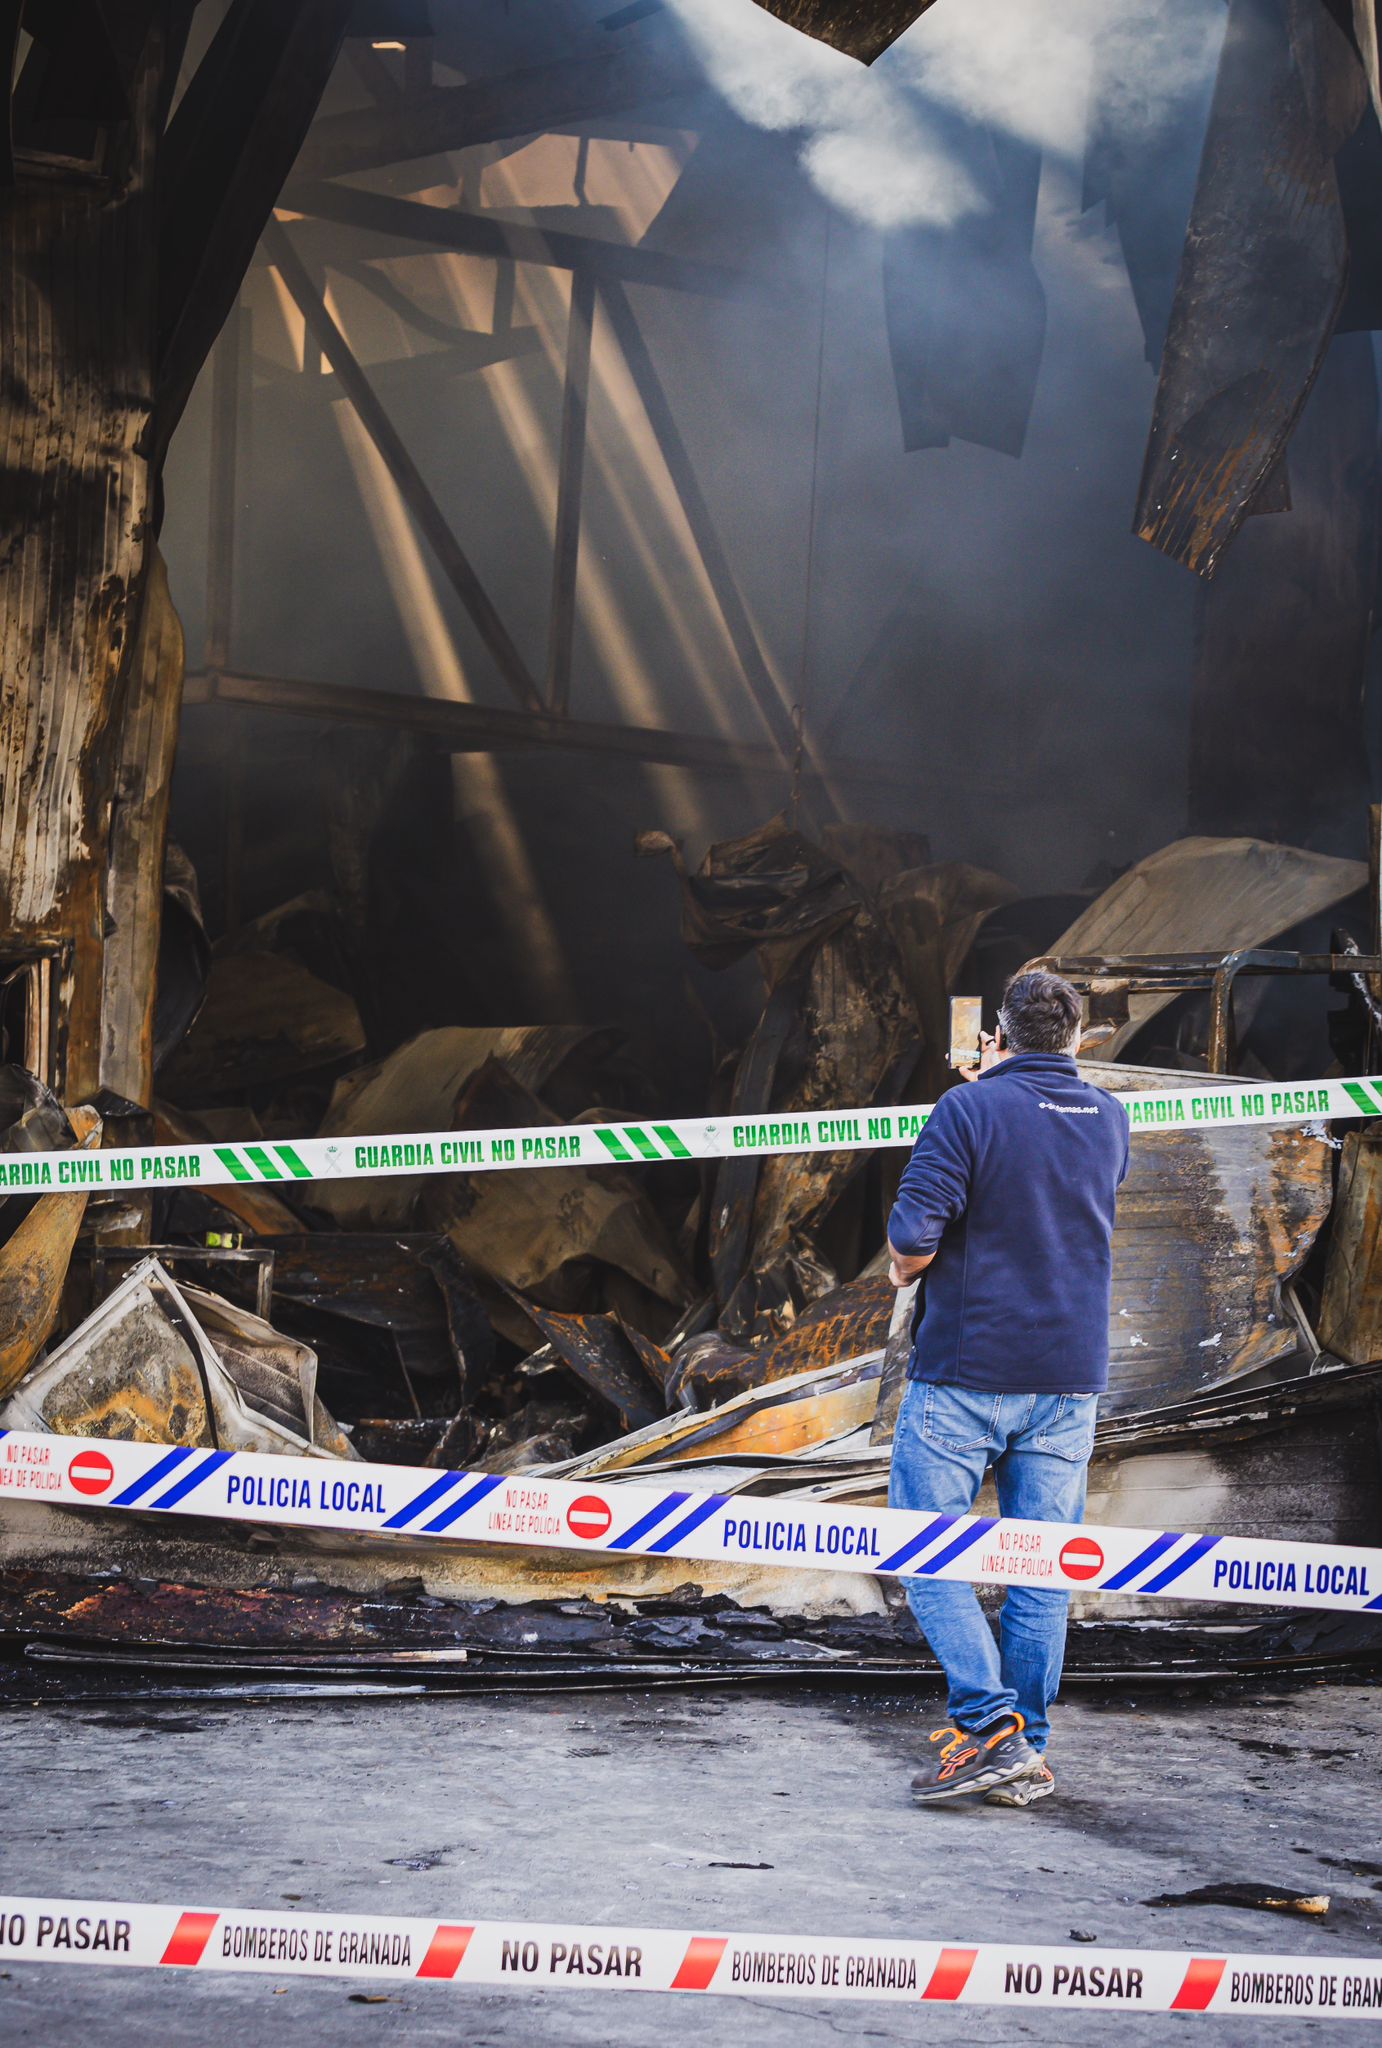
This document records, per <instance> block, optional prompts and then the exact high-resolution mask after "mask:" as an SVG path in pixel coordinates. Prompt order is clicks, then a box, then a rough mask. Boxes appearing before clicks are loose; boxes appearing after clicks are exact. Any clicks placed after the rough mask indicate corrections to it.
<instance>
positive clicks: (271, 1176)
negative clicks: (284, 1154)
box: [245, 1145, 283, 1180]
mask: <svg viewBox="0 0 1382 2048" xmlns="http://www.w3.org/2000/svg"><path fill="white" fill-rule="evenodd" d="M245 1157H246V1158H247V1159H248V1160H249V1162H250V1164H251V1165H252V1166H257V1167H258V1168H259V1171H260V1172H261V1173H262V1174H263V1176H264V1178H265V1180H282V1179H283V1174H282V1172H281V1171H280V1170H279V1168H278V1167H276V1166H275V1165H274V1163H273V1161H272V1159H270V1157H269V1155H268V1153H267V1152H266V1151H265V1150H264V1147H263V1146H262V1145H246V1147H245Z"/></svg>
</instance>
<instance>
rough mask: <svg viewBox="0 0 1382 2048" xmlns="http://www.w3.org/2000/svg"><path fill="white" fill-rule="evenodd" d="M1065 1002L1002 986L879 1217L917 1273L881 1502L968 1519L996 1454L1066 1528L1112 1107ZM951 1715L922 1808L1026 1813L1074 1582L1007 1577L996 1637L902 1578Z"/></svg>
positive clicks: (1001, 1471)
mask: <svg viewBox="0 0 1382 2048" xmlns="http://www.w3.org/2000/svg"><path fill="white" fill-rule="evenodd" d="M1079 1037H1080V998H1079V996H1078V994H1077V993H1076V991H1075V990H1074V989H1073V988H1071V986H1070V984H1069V983H1068V982H1066V981H1062V980H1061V979H1060V978H1059V977H1058V976H1057V975H1054V974H1043V973H1037V972H1033V973H1026V974H1018V975H1015V976H1014V977H1013V979H1012V980H1011V981H1010V982H1009V983H1008V986H1007V988H1006V990H1005V991H1004V995H1003V1003H1002V1007H1001V1009H1000V1011H999V1026H998V1031H997V1033H996V1035H995V1036H994V1038H993V1039H987V1038H986V1039H985V1040H984V1041H983V1056H982V1059H981V1061H980V1065H979V1069H978V1071H977V1073H971V1074H970V1075H969V1076H968V1078H970V1079H971V1080H972V1082H973V1085H972V1086H970V1087H967V1088H952V1089H951V1090H950V1091H949V1093H948V1094H946V1095H943V1096H942V1097H941V1100H940V1101H939V1103H938V1104H937V1105H936V1108H935V1109H934V1111H933V1112H932V1114H931V1116H930V1118H929V1119H928V1121H927V1124H926V1127H925V1129H924V1130H923V1132H922V1134H921V1136H920V1138H918V1140H917V1143H916V1146H915V1149H914V1150H913V1153H912V1156H911V1158H910V1160H909V1161H908V1162H907V1166H906V1168H905V1169H904V1171H903V1175H902V1179H901V1182H900V1184H899V1186H898V1191H897V1201H896V1203H895V1204H894V1207H893V1211H892V1214H891V1216H890V1217H889V1219H888V1249H889V1252H890V1253H891V1256H892V1271H891V1277H892V1281H893V1284H894V1286H897V1287H904V1286H906V1285H908V1284H909V1283H910V1282H911V1281H913V1280H915V1279H917V1278H918V1277H919V1276H920V1275H921V1274H922V1273H923V1272H924V1273H925V1274H926V1283H925V1289H924V1293H925V1306H924V1312H923V1314H922V1316H921V1319H920V1322H919V1324H918V1325H916V1326H915V1337H914V1342H913V1346H912V1356H911V1361H910V1364H909V1366H908V1385H907V1389H906V1392H905V1394H904V1395H903V1399H902V1406H901V1409H900V1411H899V1413H898V1418H897V1430H896V1433H895V1436H894V1439H893V1455H892V1476H891V1480H890V1484H889V1491H888V1498H889V1501H890V1503H891V1505H892V1506H893V1507H897V1508H909V1509H913V1510H927V1511H929V1512H931V1513H933V1514H943V1515H956V1516H958V1515H967V1514H968V1513H969V1511H970V1509H971V1508H972V1507H973V1505H974V1500H975V1497H976V1495H977V1494H978V1492H979V1489H980V1487H981V1486H982V1484H983V1480H984V1474H985V1472H986V1471H987V1469H988V1467H989V1466H990V1465H991V1466H992V1467H993V1474H994V1480H995V1483H996V1486H997V1489H998V1502H999V1508H1000V1510H1001V1512H1002V1513H1003V1514H1004V1515H1005V1516H1012V1517H1013V1518H1015V1519H1017V1520H1022V1521H1036V1522H1078V1521H1080V1520H1081V1519H1082V1518H1083V1515H1084V1499H1085V1479H1086V1473H1087V1468H1088V1464H1089V1455H1090V1452H1091V1450H1092V1449H1093V1446H1094V1417H1095V1410H1096V1408H1097V1406H1098V1397H1099V1395H1100V1394H1101V1393H1102V1392H1103V1390H1104V1388H1105V1387H1106V1386H1107V1384H1108V1323H1109V1297H1110V1290H1111V1276H1112V1251H1111V1242H1112V1236H1113V1218H1114V1207H1115V1200H1116V1195H1117V1190H1118V1187H1119V1185H1120V1184H1121V1182H1122V1180H1123V1177H1124V1175H1125V1174H1126V1172H1127V1170H1128V1142H1129V1125H1128V1117H1127V1112H1126V1110H1124V1108H1123V1106H1122V1104H1121V1103H1120V1102H1119V1101H1118V1100H1117V1098H1116V1097H1115V1096H1113V1095H1110V1094H1108V1093H1106V1092H1105V1090H1104V1089H1102V1088H1095V1087H1092V1086H1091V1085H1090V1084H1089V1083H1088V1082H1086V1081H1083V1080H1081V1078H1080V1075H1079V1071H1078V1069H1077V1068H1076V1065H1075V1059H1074V1053H1075V1048H1076V1046H1077V1045H1078V1043H1079ZM907 1601H908V1605H909V1606H910V1607H911V1610H912V1613H913V1614H914V1615H915V1617H916V1620H917V1623H918V1625H919V1627H920V1628H921V1630H922V1633H923V1634H924V1635H925V1637H926V1640H927V1641H928V1643H929V1644H930V1645H931V1648H932V1650H933V1651H934V1653H935V1655H936V1657H937V1658H938V1659H939V1661H940V1663H941V1665H942V1666H943V1668H944V1671H945V1675H946V1679H947V1682H948V1685H949V1693H950V1696H949V1703H948V1709H947V1711H948V1712H949V1714H950V1717H951V1722H952V1724H953V1725H951V1726H949V1727H946V1728H939V1729H937V1730H936V1731H935V1732H934V1733H933V1735H932V1736H931V1741H932V1744H933V1745H935V1753H934V1754H933V1755H932V1756H931V1757H929V1758H928V1760H927V1762H926V1763H925V1764H924V1765H923V1767H922V1769H921V1771H920V1772H919V1773H918V1774H917V1776H916V1777H915V1778H913V1780H912V1796H913V1798H914V1799H915V1800H916V1801H917V1803H918V1804H919V1805H929V1804H931V1803H932V1802H933V1801H936V1800H943V1799H955V1798H959V1797H961V1796H962V1795H964V1794H969V1793H985V1794H987V1795H988V1797H989V1799H990V1801H992V1802H993V1803H995V1804H999V1805H1005V1806H1030V1805H1031V1804H1032V1803H1033V1801H1034V1800H1037V1799H1041V1798H1043V1797H1045V1795H1046V1794H1048V1793H1050V1792H1052V1791H1054V1789H1055V1778H1054V1777H1053V1775H1052V1772H1051V1768H1050V1766H1049V1764H1047V1762H1046V1761H1045V1752H1046V1744H1047V1740H1048V1737H1049V1735H1050V1722H1049V1719H1048V1711H1049V1708H1050V1706H1051V1702H1052V1701H1053V1700H1054V1699H1055V1697H1056V1693H1057V1690H1058V1688H1059V1686H1060V1676H1061V1666H1062V1664H1063V1662H1064V1657H1065V1630H1066V1618H1067V1612H1068V1608H1069V1604H1070V1600H1069V1595H1068V1594H1067V1593H1063V1592H1050V1591H1046V1590H1044V1589H1041V1588H1037V1587H1027V1586H1011V1587H1009V1589H1008V1593H1007V1597H1006V1599H1005V1601H1004V1604H1003V1615H1002V1628H1001V1637H1000V1640H999V1641H998V1642H995V1640H994V1635H993V1631H992V1629H991V1628H990V1626H989V1624H988V1622H987V1620H986V1619H985V1617H984V1613H983V1610H982V1608H981V1607H980V1605H979V1602H978V1599H977V1597H976V1595H975V1592H974V1588H973V1587H972V1586H970V1585H968V1584H965V1583H962V1582H959V1581H955V1580H935V1579H927V1578H926V1577H924V1576H922V1577H918V1578H912V1579H909V1580H908V1582H907Z"/></svg>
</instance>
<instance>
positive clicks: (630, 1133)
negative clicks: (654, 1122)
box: [624, 1124, 662, 1159]
mask: <svg viewBox="0 0 1382 2048" xmlns="http://www.w3.org/2000/svg"><path fill="white" fill-rule="evenodd" d="M624 1136H625V1137H626V1138H631V1139H632V1140H633V1142H634V1144H635V1145H637V1147H638V1149H639V1151H640V1152H641V1153H642V1154H643V1157H644V1158H645V1159H661V1157H662V1154H661V1153H660V1152H659V1151H658V1149H657V1146H656V1145H655V1144H654V1143H653V1141H652V1139H651V1138H650V1137H649V1136H648V1133H647V1132H646V1131H640V1130H639V1128H638V1125H637V1124H625V1126H624Z"/></svg>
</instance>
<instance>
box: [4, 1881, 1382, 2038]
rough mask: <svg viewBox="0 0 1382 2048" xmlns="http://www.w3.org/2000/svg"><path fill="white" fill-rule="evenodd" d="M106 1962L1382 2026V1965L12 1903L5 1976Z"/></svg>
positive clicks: (88, 1902) (8, 1902)
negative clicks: (19, 1969) (21, 1969)
mask: <svg viewBox="0 0 1382 2048" xmlns="http://www.w3.org/2000/svg"><path fill="white" fill-rule="evenodd" d="M21 1962H38V1963H96V1964H111V1963H114V1964H119V1965H124V1966H129V1967H133V1968H137V1969H138V1968H153V1969H195V1970H206V1971H216V1970H231V1971H237V1972H243V1971H251V1972H255V1973H258V1974H260V1975H264V1976H271V1977H277V1978H283V1977H364V1978H368V1979H372V1980H374V1981H376V1982H378V1981H396V1980H398V1979H404V1978H424V1977H425V1978H430V1979H432V1980H433V1981H434V1982H445V1983H452V1984H471V1985H482V1984H487V1985H499V1986H507V1987H509V1988H512V1989H518V1990H525V1991H526V1990H532V1989H534V1988H537V1989H547V1990H565V1991H572V1990H591V1989H599V1990H603V1991H687V1992H711V1993H716V1994H719V1995H721V1996H727V1997H743V1996H748V1997H752V1996H754V1995H755V1994H757V1993H769V1992H770V1993H771V1994H772V1995H773V1996H774V1997H775V1998H782V1997H790V1998H803V1999H808V2000H809V1999H828V2000H837V1999H838V2000H850V2001H854V2000H870V1999H886V2000H889V2001H892V2002H894V2003H917V2002H921V2001H929V2002H932V2003H942V2004H950V2005H956V2004H958V2005H992V2006H1008V2007H1018V2008H1022V2007H1025V2008H1028V2009H1031V2008H1033V2007H1038V2006H1059V2007H1062V2008H1064V2009H1065V2010H1068V2011H1078V2012H1114V2011H1118V2012H1185V2013H1192V2012H1193V2013H1209V2014H1211V2015H1213V2014H1219V2015H1222V2014H1227V2013H1243V2014H1255V2015H1257V2016H1260V2017H1262V2018H1264V2019H1275V2018H1282V2019H1284V2018H1291V2017H1295V2018H1300V2017H1302V2016H1305V2015H1309V2016H1310V2017H1312V2018H1323V2019H1372V2020H1374V2021H1376V2020H1377V2019H1378V2018H1379V2017H1382V1956H1376V1957H1363V1956H1352V1957H1334V1958H1330V1959H1328V1960H1326V1959H1325V1958H1323V1957H1321V1956H1318V1955H1315V1956H1279V1955H1192V1954H1189V1953H1186V1952H1183V1951H1178V1950H1174V1949H1153V1948H1120V1949H1115V1948H1109V1949H1104V1948H1100V1949H1098V1950H1093V1949H1090V1948H1087V1947H1080V1948H1055V1947H1041V1946H1036V1945H1027V1944H1025V1943H1013V1942H1003V1943H998V1942H993V1943H989V1942H985V1943H982V1944H977V1945H975V1946H954V1947H949V1946H946V1945H945V1944H943V1943H941V1942H937V1941H899V1940H890V1939H885V1938H881V1937H880V1938H875V1937H873V1936H868V1935H857V1936H856V1935H803V1934H766V1933H764V1934H698V1933H695V1932H693V1931H691V1930H688V1929H672V1928H661V1927H659V1928H649V1927H582V1926H568V1925H567V1924H565V1923H564V1922H558V1923H547V1922H537V1921H524V1920H469V1919H465V1918H461V1917H458V1918H456V1919H454V1920H432V1919H427V1920H413V1919H400V1918H396V1917H393V1916H387V1917H386V1916H384V1915H379V1914H373V1913H370V1914H360V1913H279V1912H257V1911H254V1910H248V1909H241V1908H239V1907H224V1906H216V1907H184V1906H159V1905H131V1904H126V1903H120V1902H114V1901H111V1900H95V1899H32V1898H5V1897H0V1964H14V1963H21Z"/></svg>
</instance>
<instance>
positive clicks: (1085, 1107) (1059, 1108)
mask: <svg viewBox="0 0 1382 2048" xmlns="http://www.w3.org/2000/svg"><path fill="white" fill-rule="evenodd" d="M1037 1107H1038V1108H1039V1109H1054V1111H1055V1112H1056V1115H1057V1116H1097V1115H1098V1114H1099V1105H1098V1103H1097V1102H1082V1103H1080V1104H1078V1105H1077V1104H1075V1103H1073V1102H1042V1103H1038V1105H1037Z"/></svg>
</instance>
